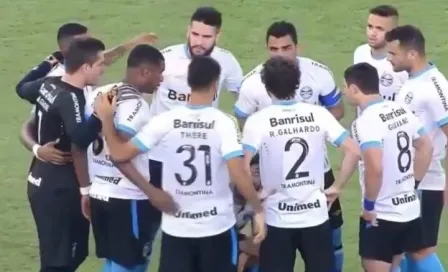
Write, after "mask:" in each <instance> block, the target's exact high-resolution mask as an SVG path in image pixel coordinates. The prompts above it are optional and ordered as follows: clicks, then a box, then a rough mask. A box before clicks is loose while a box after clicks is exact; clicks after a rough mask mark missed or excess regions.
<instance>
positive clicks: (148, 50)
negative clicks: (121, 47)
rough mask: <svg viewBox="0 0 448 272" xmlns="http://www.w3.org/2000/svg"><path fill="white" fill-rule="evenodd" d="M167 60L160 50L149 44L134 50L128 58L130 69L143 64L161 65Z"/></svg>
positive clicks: (138, 46)
mask: <svg viewBox="0 0 448 272" xmlns="http://www.w3.org/2000/svg"><path fill="white" fill-rule="evenodd" d="M164 60H165V58H164V57H163V55H162V53H161V52H160V51H159V49H157V48H155V47H153V46H151V45H148V44H140V45H137V46H136V47H134V49H132V51H131V53H129V57H128V62H127V65H128V68H130V67H138V66H140V65H142V64H156V65H159V64H161V63H162V62H163V61H164Z"/></svg>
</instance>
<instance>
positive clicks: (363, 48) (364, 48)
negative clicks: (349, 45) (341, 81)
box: [353, 43, 370, 57]
mask: <svg viewBox="0 0 448 272" xmlns="http://www.w3.org/2000/svg"><path fill="white" fill-rule="evenodd" d="M366 54H370V46H369V45H368V44H367V43H364V44H361V45H359V46H357V47H356V48H355V51H354V53H353V55H354V56H355V57H357V56H362V55H366Z"/></svg>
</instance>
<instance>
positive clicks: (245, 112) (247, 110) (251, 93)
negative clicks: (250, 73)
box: [234, 78, 260, 118]
mask: <svg viewBox="0 0 448 272" xmlns="http://www.w3.org/2000/svg"><path fill="white" fill-rule="evenodd" d="M256 91H260V90H259V89H258V88H256V87H255V84H254V82H253V80H252V79H251V78H247V79H246V80H244V81H243V83H242V85H241V88H240V93H239V95H238V100H237V101H236V103H235V109H234V111H235V116H236V117H238V118H247V117H249V115H251V114H253V113H254V112H256V111H257V108H258V103H257V98H256V95H255V94H256Z"/></svg>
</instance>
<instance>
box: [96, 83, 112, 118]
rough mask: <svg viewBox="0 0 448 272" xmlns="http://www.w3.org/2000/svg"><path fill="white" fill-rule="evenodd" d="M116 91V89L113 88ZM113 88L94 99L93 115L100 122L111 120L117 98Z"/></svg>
mask: <svg viewBox="0 0 448 272" xmlns="http://www.w3.org/2000/svg"><path fill="white" fill-rule="evenodd" d="M114 88H115V89H116V87H114ZM114 88H112V89H111V91H110V92H108V93H104V94H101V95H99V96H97V97H96V98H95V105H94V108H95V114H96V115H97V116H98V118H99V119H100V120H101V121H104V120H107V119H109V118H113V116H114V113H115V108H116V104H117V96H116V95H114V92H113V91H114Z"/></svg>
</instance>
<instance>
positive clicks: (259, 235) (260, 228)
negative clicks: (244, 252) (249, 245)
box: [253, 211, 267, 244]
mask: <svg viewBox="0 0 448 272" xmlns="http://www.w3.org/2000/svg"><path fill="white" fill-rule="evenodd" d="M253 224H254V237H253V241H254V244H259V243H261V242H262V241H263V240H264V238H265V237H266V232H267V230H266V224H265V220H264V211H261V212H257V213H255V214H254V219H253Z"/></svg>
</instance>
